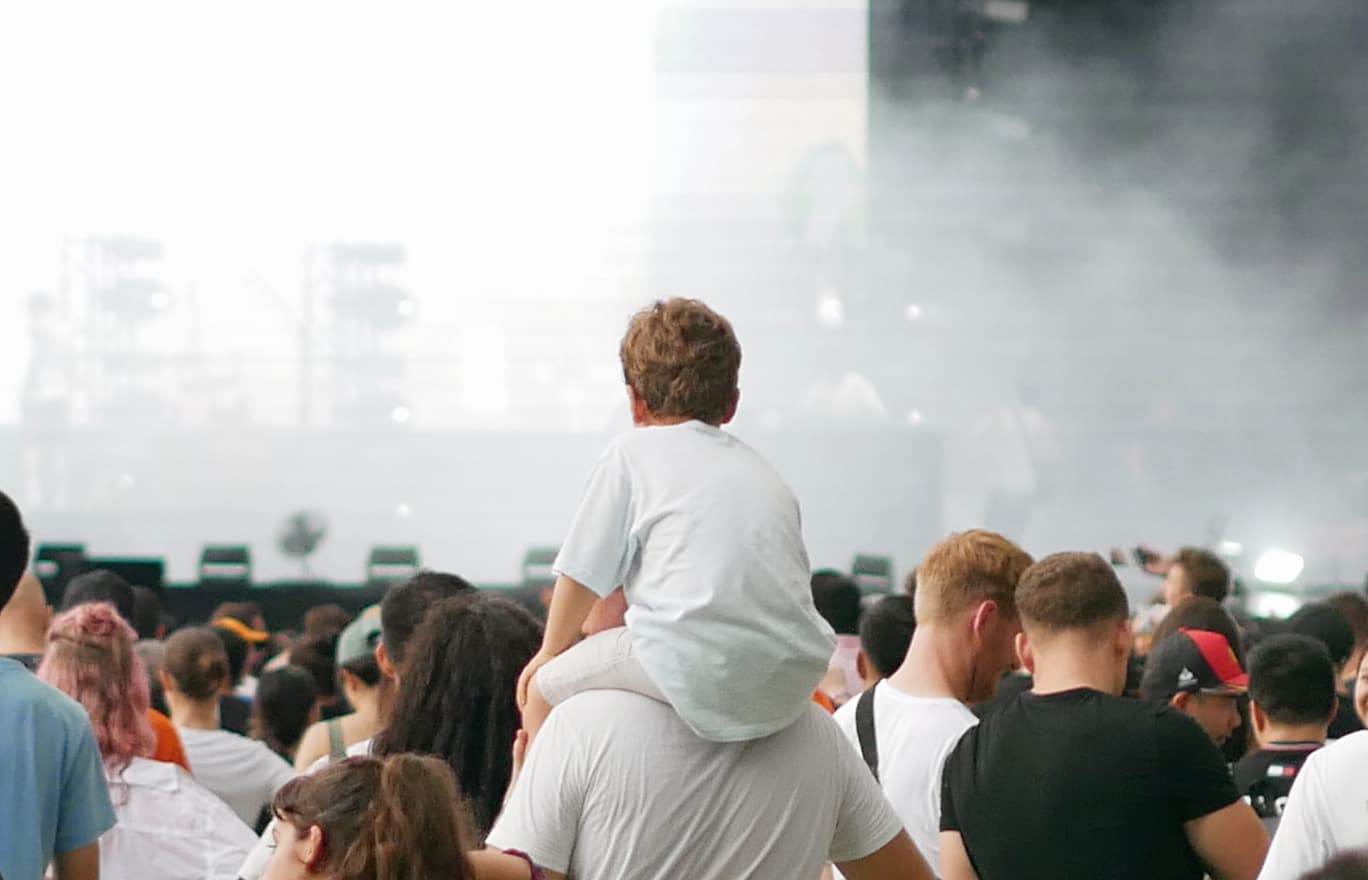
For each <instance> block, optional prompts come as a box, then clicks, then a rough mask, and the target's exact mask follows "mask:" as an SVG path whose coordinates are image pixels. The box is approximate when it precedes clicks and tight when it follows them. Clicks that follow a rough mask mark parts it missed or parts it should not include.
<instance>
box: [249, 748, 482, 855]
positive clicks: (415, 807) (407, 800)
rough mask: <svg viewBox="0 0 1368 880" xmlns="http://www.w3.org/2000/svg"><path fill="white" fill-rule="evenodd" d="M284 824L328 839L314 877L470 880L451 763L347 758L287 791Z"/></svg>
mask: <svg viewBox="0 0 1368 880" xmlns="http://www.w3.org/2000/svg"><path fill="white" fill-rule="evenodd" d="M271 808H272V810H273V811H274V812H275V815H276V817H277V818H278V819H280V820H281V821H283V822H288V823H290V824H291V825H293V826H294V827H295V828H296V829H298V830H299V831H301V832H302V831H304V830H305V829H307V828H309V827H311V826H317V827H318V829H319V830H320V831H321V832H322V835H323V847H322V855H321V856H320V860H319V864H318V865H316V866H315V870H316V871H317V872H318V873H320V874H322V875H326V876H329V877H335V878H337V880H433V878H435V877H441V878H443V880H469V878H473V877H474V876H475V873H474V871H473V870H472V869H471V867H470V864H469V863H468V862H467V861H466V857H465V853H466V850H467V849H468V847H469V844H470V840H469V837H470V835H469V834H468V833H467V831H466V827H465V826H466V823H465V821H464V817H463V816H462V814H461V801H460V794H459V792H458V791H457V789H456V784H455V782H454V781H453V780H452V778H451V771H450V770H449V769H448V768H447V766H446V764H444V763H442V762H441V761H439V760H437V759H435V758H426V757H420V756H418V755H393V756H391V757H389V758H386V759H385V760H383V761H380V760H377V759H375V758H347V759H345V760H342V761H338V762H336V763H334V764H330V765H328V766H327V767H325V768H323V769H322V770H319V771H318V772H317V773H314V774H312V775H309V776H297V777H295V778H294V779H292V780H290V781H289V782H287V783H285V785H284V786H282V787H281V789H280V791H278V792H277V793H276V796H275V800H274V802H273V803H272V807H271Z"/></svg>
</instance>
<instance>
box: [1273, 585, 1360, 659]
mask: <svg viewBox="0 0 1368 880" xmlns="http://www.w3.org/2000/svg"><path fill="white" fill-rule="evenodd" d="M1283 632H1289V633H1296V634H1298V635H1303V636H1309V637H1311V638H1313V639H1315V640H1316V641H1318V642H1320V643H1321V644H1322V645H1324V646H1325V650H1326V652H1327V653H1329V655H1330V662H1331V663H1334V664H1335V669H1336V670H1340V669H1343V668H1344V666H1345V664H1347V663H1348V662H1349V660H1350V658H1351V657H1353V655H1354V653H1355V648H1356V647H1357V645H1358V637H1357V635H1356V634H1355V633H1354V627H1353V625H1352V624H1350V622H1349V619H1348V618H1347V617H1345V615H1344V614H1343V612H1341V611H1340V610H1339V609H1338V608H1336V607H1334V606H1332V605H1329V604H1326V603H1324V602H1312V603H1310V604H1307V605H1303V606H1302V607H1301V608H1298V609H1297V613H1296V614H1293V615H1292V616H1291V617H1289V618H1287V621H1286V622H1285V623H1284V625H1283Z"/></svg>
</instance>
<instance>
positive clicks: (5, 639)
mask: <svg viewBox="0 0 1368 880" xmlns="http://www.w3.org/2000/svg"><path fill="white" fill-rule="evenodd" d="M44 647H45V646H44V644H43V632H42V630H38V631H36V632H35V631H33V630H31V629H30V628H28V627H23V626H5V625H4V624H0V654H42V653H43V650H44Z"/></svg>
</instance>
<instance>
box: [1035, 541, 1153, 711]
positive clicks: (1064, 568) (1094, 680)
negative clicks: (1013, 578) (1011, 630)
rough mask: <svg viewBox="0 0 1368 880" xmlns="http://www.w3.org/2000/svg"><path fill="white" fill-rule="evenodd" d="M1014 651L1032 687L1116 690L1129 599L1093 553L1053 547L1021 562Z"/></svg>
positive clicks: (1122, 675)
mask: <svg viewBox="0 0 1368 880" xmlns="http://www.w3.org/2000/svg"><path fill="white" fill-rule="evenodd" d="M1016 606H1017V609H1018V611H1019V612H1020V615H1021V634H1020V635H1019V636H1017V651H1018V653H1019V654H1020V655H1021V661H1022V663H1023V664H1024V665H1025V667H1026V670H1027V671H1028V672H1030V673H1031V675H1032V676H1033V677H1034V690H1035V691H1036V692H1037V693H1053V692H1057V691H1061V690H1068V689H1071V688H1074V687H1081V686H1090V687H1093V688H1094V689H1096V690H1099V691H1102V692H1104V693H1108V694H1113V695H1120V694H1121V693H1122V691H1123V690H1124V689H1125V686H1126V670H1127V661H1128V659H1129V657H1130V649H1131V627H1130V604H1129V602H1128V600H1127V599H1126V591H1125V590H1124V589H1123V588H1122V587H1121V582H1120V581H1119V580H1118V579H1117V577H1116V571H1115V570H1114V569H1113V568H1112V566H1111V565H1110V564H1109V563H1108V562H1107V561H1106V560H1105V559H1103V558H1102V557H1101V556H1098V555H1097V554H1095V553H1055V554H1053V555H1050V556H1046V557H1045V558H1044V559H1042V560H1040V561H1039V562H1037V563H1035V564H1034V565H1032V566H1031V567H1030V568H1028V569H1026V572H1025V574H1023V575H1022V576H1021V584H1020V586H1018V587H1017V591H1016Z"/></svg>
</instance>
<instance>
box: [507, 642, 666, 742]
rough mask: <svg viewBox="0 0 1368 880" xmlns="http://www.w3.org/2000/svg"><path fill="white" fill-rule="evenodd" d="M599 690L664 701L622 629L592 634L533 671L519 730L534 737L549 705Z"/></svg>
mask: <svg viewBox="0 0 1368 880" xmlns="http://www.w3.org/2000/svg"><path fill="white" fill-rule="evenodd" d="M601 690H617V691H631V692H632V693H635V694H641V695H642V696H643V697H650V698H651V699H653V700H659V701H660V702H662V703H664V702H667V701H666V699H665V695H664V694H662V693H661V692H660V689H659V688H657V687H656V686H655V682H653V681H651V679H650V678H649V677H647V675H646V672H645V670H643V669H642V668H641V664H640V663H638V662H637V659H636V656H635V655H634V654H633V652H632V639H631V636H630V635H628V633H627V629H626V628H625V627H618V628H617V629H610V630H605V631H604V632H601V633H598V634H597V635H592V636H590V637H589V638H587V639H585V640H584V641H582V642H580V643H579V644H577V645H575V646H574V647H573V648H571V649H570V650H568V651H566V652H565V653H564V654H561V655H560V656H559V657H557V658H556V659H554V660H552V661H551V662H550V663H547V664H546V665H545V666H543V667H542V668H541V669H539V670H537V674H536V676H535V677H534V678H533V679H532V682H531V684H530V685H529V686H528V689H527V705H526V706H524V707H523V729H524V730H526V731H527V735H528V736H529V737H533V736H536V733H537V730H538V729H540V728H541V724H542V722H543V721H545V720H546V716H547V715H548V714H550V712H551V708H552V707H553V706H556V705H558V704H560V703H563V702H565V701H566V700H568V699H570V698H571V697H573V696H574V695H575V694H578V693H582V692H583V691H601Z"/></svg>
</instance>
